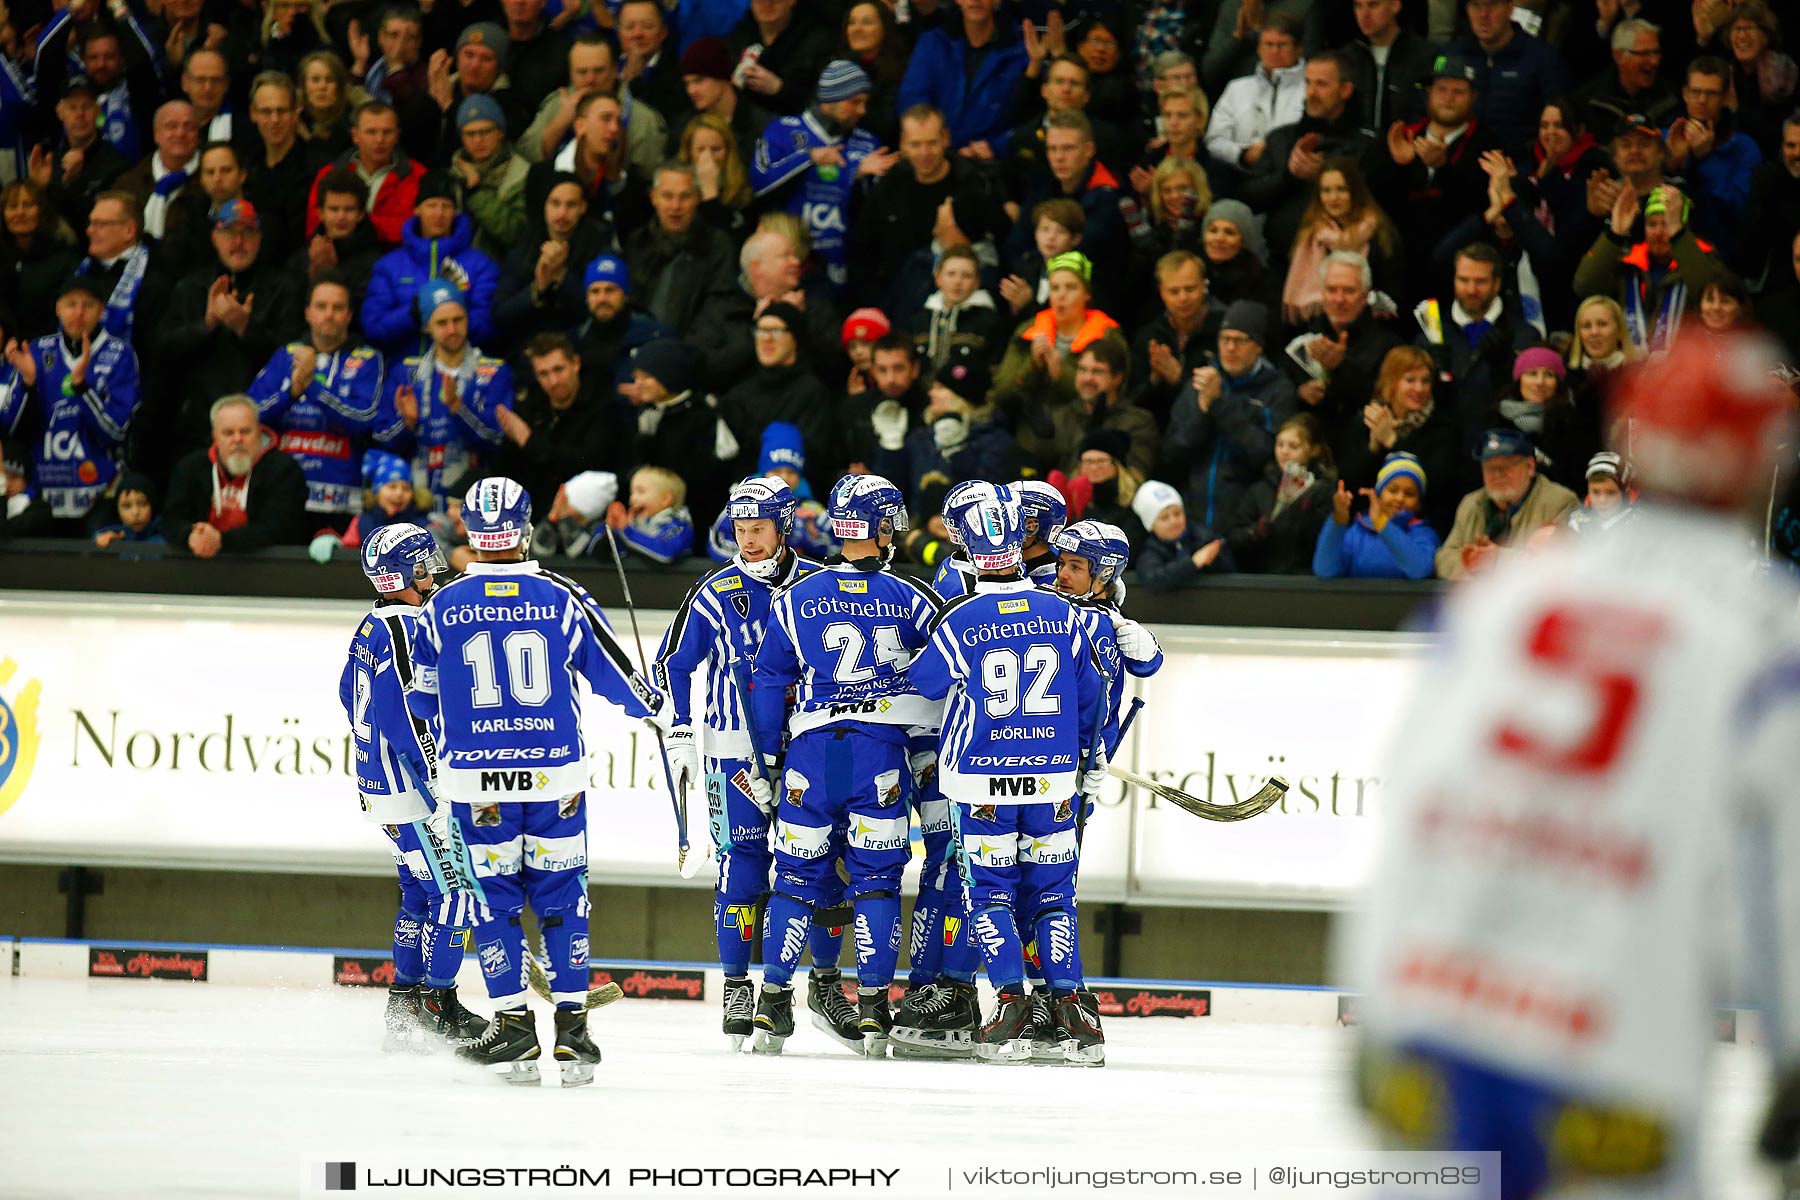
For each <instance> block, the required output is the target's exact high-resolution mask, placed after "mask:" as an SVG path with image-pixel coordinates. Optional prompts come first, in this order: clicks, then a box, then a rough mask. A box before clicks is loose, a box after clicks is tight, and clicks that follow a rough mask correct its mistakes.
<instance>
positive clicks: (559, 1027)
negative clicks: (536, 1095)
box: [555, 1008, 600, 1087]
mask: <svg viewBox="0 0 1800 1200" xmlns="http://www.w3.org/2000/svg"><path fill="white" fill-rule="evenodd" d="M555 1057H556V1065H557V1066H558V1067H559V1068H561V1070H562V1085H563V1086H564V1087H580V1086H581V1085H583V1084H585V1083H592V1082H594V1064H595V1063H597V1062H599V1061H600V1048H599V1047H598V1046H596V1045H594V1039H593V1038H591V1037H589V1036H588V1027H587V1009H585V1008H558V1009H557V1010H556V1050H555Z"/></svg>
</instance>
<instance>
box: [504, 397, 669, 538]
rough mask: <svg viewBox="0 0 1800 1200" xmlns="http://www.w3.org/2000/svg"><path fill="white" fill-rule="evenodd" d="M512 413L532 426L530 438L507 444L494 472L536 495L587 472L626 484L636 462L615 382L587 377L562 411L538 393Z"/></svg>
mask: <svg viewBox="0 0 1800 1200" xmlns="http://www.w3.org/2000/svg"><path fill="white" fill-rule="evenodd" d="M513 411H514V412H516V413H518V414H519V418H520V419H521V420H523V421H524V422H525V423H526V424H527V425H529V426H531V436H530V437H528V438H526V439H525V444H524V445H523V446H520V445H517V444H515V443H514V442H513V440H512V439H511V438H507V439H505V440H503V441H502V442H501V443H500V450H499V452H498V453H497V454H496V455H495V456H494V458H493V463H494V473H495V474H499V475H504V476H506V477H507V478H508V479H514V480H517V481H518V482H519V483H520V484H521V485H522V486H523V487H524V488H525V490H526V491H527V492H530V493H531V494H532V495H533V496H538V497H547V496H554V495H556V489H557V488H559V487H561V486H562V485H563V484H564V483H566V482H567V481H568V480H570V479H573V478H574V477H575V476H577V475H579V474H581V473H582V472H583V471H611V472H612V473H613V474H614V475H617V476H618V477H619V478H620V479H625V478H627V477H628V476H629V475H630V474H631V468H632V466H633V465H634V464H635V463H636V462H637V460H636V458H634V457H633V455H632V453H631V450H632V446H631V442H632V429H631V425H630V422H629V418H628V417H627V415H626V413H625V412H624V410H623V409H621V408H620V407H619V404H618V398H617V397H616V396H615V395H614V394H613V389H612V384H611V381H610V380H603V379H600V378H593V379H590V378H589V377H587V376H586V375H583V376H582V378H581V389H580V391H578V392H577V393H576V394H575V397H574V399H573V400H572V401H571V402H570V403H569V406H568V407H567V408H564V409H560V410H559V409H557V408H555V407H553V406H552V405H551V403H550V400H549V398H548V397H547V396H545V395H544V394H543V393H542V392H539V391H538V390H537V389H536V388H533V389H532V390H531V392H530V393H528V394H527V395H526V396H525V398H524V399H523V400H521V401H519V403H518V405H517V406H516V407H515V408H514V410H513ZM543 511H544V512H549V511H550V510H549V508H548V507H547V506H546V507H544V509H543Z"/></svg>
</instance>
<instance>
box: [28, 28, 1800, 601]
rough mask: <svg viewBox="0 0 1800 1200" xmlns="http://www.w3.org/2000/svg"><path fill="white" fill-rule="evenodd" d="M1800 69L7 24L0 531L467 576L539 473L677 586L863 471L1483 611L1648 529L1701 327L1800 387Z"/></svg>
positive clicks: (1103, 31) (550, 526) (955, 44)
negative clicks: (766, 521)
mask: <svg viewBox="0 0 1800 1200" xmlns="http://www.w3.org/2000/svg"><path fill="white" fill-rule="evenodd" d="M1797 81H1800V71H1797V69H1796V65H1795V62H1794V60H1793V59H1792V58H1791V57H1789V56H1788V54H1786V53H1785V52H1784V51H1783V41H1782V19H1781V17H1780V16H1778V6H1771V5H1770V4H1769V3H1768V2H1767V0H807V2H804V3H803V2H801V0H622V2H621V0H586V3H579V4H578V3H576V2H575V0H423V2H422V3H418V2H415V0H263V2H262V3H258V2H257V0H17V2H14V3H10V4H9V5H7V6H4V7H0V182H3V184H4V186H0V346H3V347H4V358H5V361H4V363H3V364H0V446H3V448H4V455H3V457H4V460H5V473H6V474H5V479H6V487H5V504H4V509H3V511H0V539H8V538H17V537H60V538H82V539H88V540H92V541H94V542H97V543H98V544H99V545H102V546H106V545H113V544H118V543H124V544H129V543H135V542H145V541H157V540H161V541H165V542H167V543H169V544H171V545H174V546H177V547H185V548H186V549H187V550H188V551H190V552H192V553H193V554H195V555H198V556H201V557H212V556H214V555H230V554H234V553H242V552H246V551H252V550H256V549H260V548H263V547H267V546H275V545H297V546H307V547H309V548H310V549H311V551H312V552H313V554H314V556H315V557H317V558H320V559H321V560H326V559H329V558H331V557H333V556H334V555H343V554H345V553H347V550H346V549H345V548H346V547H354V546H355V545H357V544H358V543H359V541H360V539H361V538H362V537H364V536H366V535H367V533H368V532H369V531H370V530H371V529H372V528H374V527H378V526H379V525H381V524H384V523H387V522H389V521H396V520H405V521H414V522H418V523H420V524H424V525H426V526H428V527H429V528H432V529H433V530H434V531H435V532H436V533H437V534H438V535H439V537H440V538H441V539H442V540H443V542H444V543H445V545H446V547H447V548H449V549H451V550H453V551H454V550H455V549H456V548H457V546H458V543H459V541H460V531H461V525H460V521H459V520H458V514H457V500H456V498H457V497H458V496H460V495H461V494H462V492H463V491H464V490H465V489H466V488H467V487H468V486H469V485H470V484H471V483H472V482H473V481H474V480H476V479H479V478H481V477H483V476H485V475H489V474H495V473H504V474H508V475H511V476H513V477H515V478H517V479H519V480H520V481H521V482H523V483H524V484H525V486H526V487H527V488H528V489H529V490H530V491H531V493H532V494H533V496H534V497H536V498H537V500H538V505H539V512H540V516H541V518H542V519H543V521H544V526H543V529H542V531H541V534H540V539H539V543H538V544H539V548H540V551H542V552H547V553H553V554H579V553H592V552H594V549H595V548H596V547H598V546H599V545H600V544H601V543H602V542H605V541H608V540H609V539H611V538H614V537H616V538H618V539H620V540H621V542H622V544H623V545H625V546H626V547H627V548H628V550H629V552H631V553H633V554H635V555H636V556H638V557H640V558H643V559H645V560H648V561H651V562H656V563H670V562H678V561H679V560H680V559H682V558H683V557H686V556H688V555H705V554H708V553H711V554H713V555H714V556H715V557H717V556H722V555H724V554H728V553H730V550H731V546H730V526H729V522H721V521H720V520H719V519H718V516H719V514H720V512H721V510H722V508H723V503H724V498H725V494H726V491H727V489H728V488H729V487H730V485H731V484H732V482H733V481H735V480H736V479H738V478H741V477H743V476H744V475H746V474H749V473H752V472H755V471H766V470H779V471H781V472H783V473H784V474H785V475H786V476H788V477H790V478H791V479H792V481H793V482H794V483H795V485H796V486H797V488H798V489H799V490H800V492H801V495H802V497H803V498H804V499H805V500H806V501H807V502H808V507H806V508H803V510H802V520H803V523H806V529H807V531H808V536H810V537H813V538H814V539H816V541H817V542H818V543H819V546H818V548H820V549H829V539H828V538H827V537H825V536H824V535H823V533H822V531H821V529H820V527H819V524H818V522H817V521H816V515H817V507H818V506H817V500H816V498H817V497H820V496H822V495H823V494H824V492H825V491H826V489H828V488H829V486H830V484H831V483H832V481H833V480H834V479H836V478H837V477H838V476H840V475H841V474H843V473H845V472H857V471H871V472H877V473H880V474H883V475H886V476H888V477H889V478H891V479H893V480H894V482H895V483H897V484H898V485H899V486H900V487H901V488H902V490H903V491H904V492H905V493H906V494H907V495H908V497H909V500H910V502H911V503H912V505H913V506H914V507H915V509H916V510H917V511H916V513H915V522H914V523H915V526H916V527H919V528H924V527H925V526H927V525H928V523H929V522H928V518H929V517H930V516H931V515H932V512H933V510H934V508H935V506H936V504H937V503H938V502H939V501H940V500H941V498H942V496H943V494H944V491H945V489H946V488H948V487H949V486H951V485H953V484H955V483H957V482H960V481H962V480H965V479H972V478H983V479H990V480H994V481H998V482H1005V481H1009V480H1015V479H1041V480H1044V481H1046V482H1048V483H1050V484H1052V485H1053V486H1055V487H1056V488H1058V489H1059V490H1060V491H1061V492H1062V494H1063V495H1064V496H1065V497H1066V498H1067V500H1068V504H1069V513H1070V519H1071V520H1074V519H1077V518H1080V517H1084V516H1085V517H1094V518H1098V519H1103V520H1107V521H1112V522H1114V523H1117V524H1118V525H1120V526H1121V527H1122V528H1124V529H1125V530H1126V531H1127V533H1128V534H1129V535H1130V536H1131V537H1132V539H1133V542H1134V548H1135V551H1136V558H1137V562H1138V572H1139V580H1140V582H1141V583H1142V584H1143V585H1144V586H1146V587H1149V588H1152V589H1172V588H1180V587H1186V586H1190V585H1192V584H1193V583H1194V582H1195V581H1197V580H1200V579H1201V578H1202V577H1203V576H1206V575H1210V574H1218V573H1223V572H1251V573H1272V574H1316V575H1318V576H1322V577H1343V576H1373V577H1391V578H1412V579H1418V578H1425V577H1431V576H1436V577H1441V578H1460V577H1462V576H1464V575H1466V574H1468V573H1469V572H1471V571H1478V570H1480V569H1482V568H1483V567H1484V566H1485V565H1486V564H1489V563H1491V562H1493V561H1495V560H1496V559H1497V558H1499V557H1500V556H1502V555H1504V554H1506V553H1508V552H1510V551H1511V550H1513V549H1515V548H1518V547H1521V546H1523V545H1524V544H1525V543H1527V542H1528V541H1531V540H1533V539H1534V538H1538V537H1544V536H1552V535H1560V534H1561V532H1562V531H1574V532H1575V533H1577V534H1588V535H1591V534H1594V533H1596V532H1598V531H1603V530H1604V529H1606V528H1610V527H1611V525H1613V524H1614V523H1616V522H1617V521H1618V520H1619V519H1622V518H1624V517H1626V516H1628V515H1629V511H1630V506H1631V503H1632V489H1631V479H1630V474H1631V472H1630V451H1629V444H1628V443H1629V439H1628V436H1622V433H1621V431H1619V430H1609V429H1606V428H1604V422H1603V418H1602V411H1603V396H1604V392H1605V388H1606V379H1607V377H1608V375H1610V374H1611V373H1613V372H1616V371H1618V370H1620V369H1622V368H1626V367H1628V366H1629V365H1630V364H1634V363H1637V362H1640V361H1643V360H1646V359H1654V357H1655V356H1656V355H1657V354H1659V353H1660V352H1661V351H1662V350H1663V349H1664V348H1665V347H1666V346H1667V345H1668V344H1669V342H1670V339H1672V338H1674V337H1675V336H1677V333H1678V332H1679V333H1681V334H1682V335H1683V336H1688V335H1692V334H1694V333H1695V331H1700V333H1701V334H1702V335H1707V334H1717V333H1724V332H1728V331H1733V330H1741V329H1743V328H1746V327H1761V328H1763V329H1765V330H1767V331H1768V332H1769V333H1770V334H1772V335H1773V337H1774V338H1775V339H1777V340H1778V341H1779V343H1780V344H1781V345H1782V346H1783V347H1784V349H1785V357H1786V362H1787V363H1788V364H1789V369H1790V370H1793V371H1794V378H1800V112H1797V111H1796V96H1795V87H1796V82H1797ZM1615 444H1616V447H1617V449H1619V450H1620V451H1621V452H1622V453H1611V452H1609V447H1613V446H1615ZM1794 474H1800V473H1794ZM1746 487H1747V488H1759V487H1760V488H1764V489H1767V488H1770V487H1775V488H1776V489H1777V491H1778V492H1781V491H1783V490H1784V489H1785V485H1781V484H1771V483H1770V482H1769V481H1754V480H1747V481H1746ZM1786 490H1791V489H1786ZM1777 510H1778V511H1779V514H1780V515H1779V516H1777V517H1776V518H1775V519H1774V520H1773V521H1772V525H1773V526H1775V527H1777V528H1778V529H1780V528H1790V527H1791V529H1792V530H1793V532H1794V536H1793V537H1791V538H1789V539H1788V540H1791V541H1794V542H1796V543H1797V544H1800V517H1796V515H1795V514H1796V513H1800V493H1796V494H1794V495H1780V494H1778V495H1776V496H1775V497H1774V502H1772V504H1771V511H1772V512H1776V511H1777ZM809 517H810V518H811V519H810V521H809ZM1545 530H1549V531H1552V532H1551V533H1549V534H1547V533H1545V532H1544V531H1545Z"/></svg>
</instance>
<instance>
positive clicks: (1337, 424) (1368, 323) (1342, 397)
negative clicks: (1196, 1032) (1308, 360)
mask: <svg viewBox="0 0 1800 1200" xmlns="http://www.w3.org/2000/svg"><path fill="white" fill-rule="evenodd" d="M1339 333H1346V334H1349V337H1348V338H1347V339H1346V340H1345V343H1344V361H1343V362H1341V363H1339V364H1338V367H1337V370H1335V371H1328V372H1326V375H1325V396H1324V398H1323V399H1321V400H1320V401H1319V403H1318V404H1316V405H1314V406H1313V412H1314V413H1315V414H1316V415H1317V416H1318V418H1319V420H1321V421H1323V422H1325V428H1326V429H1345V428H1349V427H1350V424H1351V423H1352V422H1353V421H1354V420H1355V414H1357V413H1360V412H1361V411H1362V410H1363V405H1365V404H1367V403H1368V402H1369V401H1370V400H1372V399H1374V397H1375V383H1376V381H1377V380H1378V379H1379V378H1380V377H1381V361H1382V359H1384V358H1386V357H1387V353H1388V351H1389V350H1392V349H1393V348H1394V347H1395V346H1398V345H1400V344H1401V341H1400V335H1399V334H1398V333H1396V332H1394V322H1392V321H1379V320H1377V319H1376V318H1375V315H1374V314H1373V313H1371V312H1370V311H1369V310H1368V309H1366V308H1365V309H1364V310H1363V311H1362V313H1361V314H1360V315H1359V316H1358V317H1357V318H1356V320H1354V321H1352V322H1350V324H1349V325H1348V326H1346V327H1345V328H1344V329H1342V330H1340V329H1338V328H1337V327H1336V326H1334V325H1333V324H1332V323H1331V318H1330V317H1327V316H1326V315H1325V314H1324V313H1320V314H1319V315H1318V316H1316V317H1314V318H1313V319H1312V320H1310V321H1308V322H1307V323H1306V326H1305V328H1304V329H1302V330H1301V331H1300V334H1299V335H1297V336H1296V337H1295V338H1293V339H1290V341H1289V342H1288V345H1289V346H1290V347H1292V346H1293V344H1294V342H1295V341H1300V342H1301V344H1302V345H1304V344H1305V343H1306V342H1309V341H1311V340H1312V339H1313V338H1315V337H1322V338H1325V339H1326V340H1327V341H1333V342H1335V341H1337V338H1338V334H1339ZM1284 357H1285V358H1286V359H1287V361H1286V362H1284V363H1282V366H1283V368H1284V369H1285V370H1286V371H1287V375H1288V378H1289V379H1291V380H1293V381H1294V386H1295V387H1296V388H1298V387H1299V386H1300V385H1301V384H1303V383H1305V382H1306V381H1307V380H1308V379H1310V378H1311V376H1310V375H1309V374H1308V373H1307V372H1306V369H1305V368H1303V367H1302V366H1300V364H1299V363H1298V362H1296V361H1295V360H1294V356H1293V354H1292V353H1289V354H1287V355H1285V356H1284Z"/></svg>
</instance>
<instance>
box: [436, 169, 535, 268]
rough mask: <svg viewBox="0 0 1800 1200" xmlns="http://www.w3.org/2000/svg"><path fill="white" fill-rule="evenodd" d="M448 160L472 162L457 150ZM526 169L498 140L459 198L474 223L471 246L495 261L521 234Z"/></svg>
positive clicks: (522, 235)
mask: <svg viewBox="0 0 1800 1200" xmlns="http://www.w3.org/2000/svg"><path fill="white" fill-rule="evenodd" d="M452 161H453V163H470V165H474V164H473V160H472V159H470V158H469V152H468V151H467V150H458V151H457V152H456V156H455V158H454V159H453V160H452ZM452 169H455V168H454V166H453V167H452ZM530 171H531V164H530V163H528V162H526V161H525V159H524V158H523V157H522V156H520V155H518V154H515V153H513V152H512V150H511V149H509V148H508V147H507V146H506V145H505V144H504V143H502V144H501V146H500V149H499V150H497V151H495V152H494V155H493V157H492V158H490V159H488V160H487V162H485V163H483V164H481V167H480V173H481V182H480V183H478V184H476V185H475V186H474V187H473V188H471V189H470V190H469V191H468V193H467V194H466V195H464V197H463V207H464V208H465V209H466V210H467V211H468V214H469V220H470V221H471V222H472V223H473V224H474V226H475V248H476V249H477V250H479V251H481V252H482V253H483V254H485V255H487V256H488V257H489V258H491V259H493V260H494V261H496V262H498V261H499V260H500V259H502V258H504V257H506V252H507V251H508V250H510V249H512V247H513V244H514V243H515V242H517V241H518V240H519V239H520V238H522V237H524V236H525V227H526V225H527V224H528V223H529V222H528V221H527V219H526V216H525V176H526V175H527V174H529V173H530Z"/></svg>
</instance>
